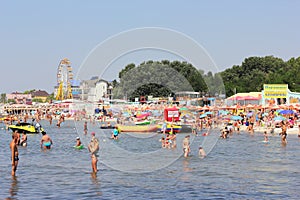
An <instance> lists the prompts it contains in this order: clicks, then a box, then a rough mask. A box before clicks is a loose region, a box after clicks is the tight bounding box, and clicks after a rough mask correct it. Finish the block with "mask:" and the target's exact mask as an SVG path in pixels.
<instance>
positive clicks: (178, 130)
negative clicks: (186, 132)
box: [157, 124, 182, 133]
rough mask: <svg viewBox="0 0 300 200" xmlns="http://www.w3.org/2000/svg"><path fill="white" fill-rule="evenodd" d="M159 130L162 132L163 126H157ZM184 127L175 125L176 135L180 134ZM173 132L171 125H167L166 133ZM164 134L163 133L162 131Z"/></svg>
mask: <svg viewBox="0 0 300 200" xmlns="http://www.w3.org/2000/svg"><path fill="white" fill-rule="evenodd" d="M157 128H158V130H159V131H161V128H162V124H159V125H157ZM181 129H182V127H181V126H179V125H173V131H174V132H175V133H179V132H180V131H181ZM170 131H171V124H167V129H166V133H169V132H170ZM161 132H162V131H161Z"/></svg>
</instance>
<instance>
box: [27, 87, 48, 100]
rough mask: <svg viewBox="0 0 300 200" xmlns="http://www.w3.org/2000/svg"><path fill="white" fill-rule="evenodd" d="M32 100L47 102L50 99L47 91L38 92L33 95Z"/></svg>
mask: <svg viewBox="0 0 300 200" xmlns="http://www.w3.org/2000/svg"><path fill="white" fill-rule="evenodd" d="M31 96H32V99H40V100H41V101H42V102H46V101H47V98H48V97H49V94H48V92H46V91H45V90H37V91H34V92H32V93H31Z"/></svg>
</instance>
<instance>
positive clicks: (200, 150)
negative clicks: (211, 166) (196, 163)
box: [198, 147, 206, 158]
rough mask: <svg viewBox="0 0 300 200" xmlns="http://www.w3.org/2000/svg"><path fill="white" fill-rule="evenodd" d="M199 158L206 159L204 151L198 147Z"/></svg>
mask: <svg viewBox="0 0 300 200" xmlns="http://www.w3.org/2000/svg"><path fill="white" fill-rule="evenodd" d="M198 154H199V156H200V157H202V158H204V157H206V153H205V151H204V149H203V148H202V147H199V152H198Z"/></svg>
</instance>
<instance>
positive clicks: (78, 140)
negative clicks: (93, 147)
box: [76, 137, 81, 147]
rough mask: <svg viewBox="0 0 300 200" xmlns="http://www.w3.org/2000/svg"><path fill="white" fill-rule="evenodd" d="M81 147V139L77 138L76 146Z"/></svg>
mask: <svg viewBox="0 0 300 200" xmlns="http://www.w3.org/2000/svg"><path fill="white" fill-rule="evenodd" d="M80 145H81V141H80V138H79V137H77V138H76V146H77V147H79V146H80Z"/></svg>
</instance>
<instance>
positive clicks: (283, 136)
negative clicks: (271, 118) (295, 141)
mask: <svg viewBox="0 0 300 200" xmlns="http://www.w3.org/2000/svg"><path fill="white" fill-rule="evenodd" d="M280 135H281V143H282V144H287V139H286V136H287V127H286V124H285V122H283V121H282V122H281V133H280Z"/></svg>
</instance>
